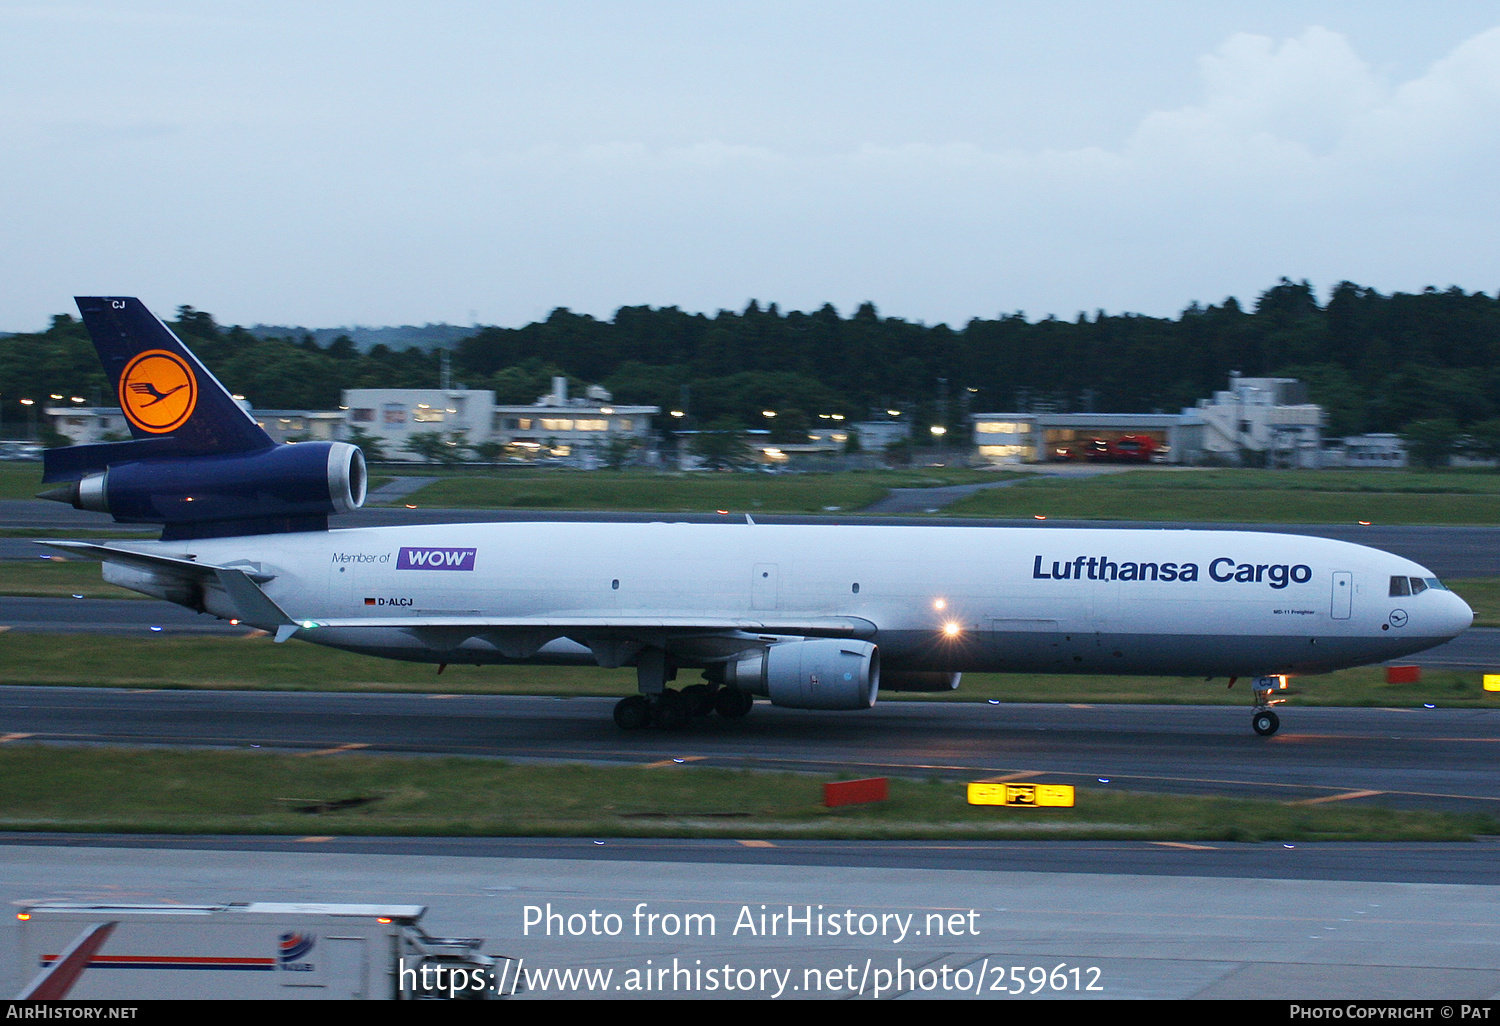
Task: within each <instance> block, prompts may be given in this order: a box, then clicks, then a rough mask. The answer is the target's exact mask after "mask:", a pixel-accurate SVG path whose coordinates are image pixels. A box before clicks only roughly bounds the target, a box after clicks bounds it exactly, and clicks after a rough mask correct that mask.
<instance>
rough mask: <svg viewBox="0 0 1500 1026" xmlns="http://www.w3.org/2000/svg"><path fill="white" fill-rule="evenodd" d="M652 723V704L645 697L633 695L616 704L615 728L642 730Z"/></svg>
mask: <svg viewBox="0 0 1500 1026" xmlns="http://www.w3.org/2000/svg"><path fill="white" fill-rule="evenodd" d="M650 722H651V703H650V702H648V701H646V699H645V697H644V696H643V695H631V696H630V697H629V698H622V699H620V700H619V701H618V702H616V703H615V726H617V727H619V728H620V729H621V730H640V729H641V728H643V727H645V726H646V724H648V723H650Z"/></svg>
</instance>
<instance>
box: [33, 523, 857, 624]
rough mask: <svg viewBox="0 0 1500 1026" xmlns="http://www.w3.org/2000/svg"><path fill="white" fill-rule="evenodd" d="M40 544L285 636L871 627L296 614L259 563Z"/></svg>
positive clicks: (691, 619) (638, 618)
mask: <svg viewBox="0 0 1500 1026" xmlns="http://www.w3.org/2000/svg"><path fill="white" fill-rule="evenodd" d="M44 544H46V545H48V546H50V547H52V548H56V549H62V550H63V551H65V552H72V553H76V554H78V555H82V556H89V557H92V558H95V559H100V560H103V561H105V562H109V563H119V564H121V565H124V566H129V567H133V568H135V569H139V570H147V571H150V572H152V573H157V574H164V575H167V576H170V577H178V578H181V579H184V580H189V581H193V582H195V583H198V584H210V583H213V584H218V585H220V586H221V587H222V588H223V589H224V590H225V591H226V592H227V593H228V594H229V597H230V600H231V601H232V602H233V603H234V608H235V610H236V612H237V613H238V618H239V619H240V620H242V621H243V622H245V623H247V624H253V625H254V626H256V627H260V628H262V629H264V630H274V631H275V632H276V640H277V641H285V640H286V639H287V638H289V637H291V636H292V635H293V634H295V633H297V631H299V630H315V629H317V628H322V627H338V628H344V629H350V628H353V629H360V630H374V629H378V628H384V629H387V630H390V629H394V630H406V631H413V632H423V633H430V634H433V635H438V636H442V637H444V638H446V639H448V640H449V641H451V642H453V643H454V644H458V643H461V642H462V641H463V640H464V639H465V638H469V637H480V636H487V635H488V636H494V635H503V634H527V635H539V634H546V635H551V636H553V637H572V636H577V635H586V636H591V637H608V636H614V637H628V636H630V635H637V634H662V633H669V634H674V635H684V634H723V633H731V634H774V635H779V636H785V635H790V636H794V637H818V638H856V639H861V638H871V637H874V636H875V634H876V630H877V628H876V626H875V624H873V623H871V622H870V621H869V620H866V619H863V618H862V617H858V616H804V617H796V618H792V619H788V618H783V617H777V616H765V617H760V616H701V615H699V616H659V615H629V614H620V615H608V616H569V615H567V614H561V615H555V616H421V615H416V616H350V617H312V618H307V619H296V618H293V617H292V616H290V615H289V614H288V613H287V612H286V611H285V610H283V609H282V608H281V607H280V606H279V605H277V604H276V602H275V601H274V600H273V599H272V598H271V597H270V596H269V595H267V594H266V593H265V592H264V591H262V590H261V588H260V585H261V584H264V583H265V582H267V581H270V580H274V579H275V577H274V575H272V574H264V573H261V572H259V567H258V566H251V567H240V566H215V565H213V564H210V563H199V562H196V561H194V560H190V559H178V558H176V557H174V556H158V555H153V554H150V553H144V552H132V551H130V550H128V549H116V548H111V547H110V546H107V545H96V544H93V543H91V542H71V541H56V542H45V543H44Z"/></svg>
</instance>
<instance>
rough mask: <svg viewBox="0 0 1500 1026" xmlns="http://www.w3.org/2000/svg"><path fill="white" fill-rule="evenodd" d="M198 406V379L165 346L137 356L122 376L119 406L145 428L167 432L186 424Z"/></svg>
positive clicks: (185, 362)
mask: <svg viewBox="0 0 1500 1026" xmlns="http://www.w3.org/2000/svg"><path fill="white" fill-rule="evenodd" d="M197 405H198V378H197V377H196V376H195V375H194V374H193V369H192V368H191V367H189V366H188V363H187V361H186V360H184V359H183V358H182V357H180V356H178V355H177V354H176V353H169V352H167V351H166V350H165V349H148V350H147V351H146V352H144V353H139V354H137V355H136V357H135V359H133V360H131V361H130V363H129V364H127V365H126V367H125V372H124V373H123V374H121V375H120V408H121V409H122V410H124V411H125V416H127V417H129V418H130V423H132V424H134V425H135V426H136V427H138V428H140V429H141V430H142V431H149V432H151V433H152V434H154V435H164V434H166V433H167V432H169V431H176V430H177V429H178V428H180V427H182V425H183V424H185V423H187V419H188V418H189V417H191V416H192V415H193V408H194V407H196V406H197Z"/></svg>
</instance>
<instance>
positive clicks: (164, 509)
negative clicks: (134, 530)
mask: <svg viewBox="0 0 1500 1026" xmlns="http://www.w3.org/2000/svg"><path fill="white" fill-rule="evenodd" d="M78 309H79V310H81V311H82V312H83V323H84V324H85V325H86V326H87V327H88V329H89V334H90V335H91V336H93V339H94V348H96V349H98V350H99V358H100V360H102V361H103V362H104V369H105V371H106V372H107V373H108V374H109V377H110V382H111V384H113V385H114V389H115V395H116V396H118V397H119V400H120V409H121V410H122V411H123V412H124V414H125V419H126V420H127V421H128V422H129V423H130V432H131V434H133V435H134V436H135V438H134V439H133V440H131V441H129V442H106V443H104V444H101V445H74V446H67V447H64V448H61V449H48V450H47V453H46V457H45V458H46V469H45V471H44V473H43V476H42V479H43V480H44V481H47V482H49V483H50V482H59V481H61V482H69V483H68V484H64V485H62V486H60V487H58V488H53V489H50V490H49V491H45V492H43V493H41V495H39V496H38V498H42V499H53V500H55V501H57V502H66V503H69V504H70V505H72V506H73V507H74V508H75V509H87V510H94V511H96V512H99V513H110V514H112V515H113V516H114V518H115V520H117V521H119V522H120V523H122V524H161V525H162V540H163V541H171V540H176V539H184V538H222V537H227V536H231V535H243V534H271V533H282V532H290V531H324V530H327V529H328V515H329V514H330V513H347V512H349V511H350V510H352V509H356V508H358V507H359V505H360V504H361V503H363V502H364V501H365V481H366V476H365V460H364V456H363V455H362V454H361V453H360V451H359V449H357V448H355V447H354V446H352V445H350V444H349V443H348V442H301V443H299V444H297V445H276V444H274V443H273V442H272V441H271V437H270V436H269V435H267V434H266V433H265V432H264V431H262V430H261V429H260V426H259V425H257V424H256V423H255V421H254V420H253V419H252V418H251V416H250V414H248V413H246V412H245V411H244V410H242V409H241V408H240V406H239V404H238V403H236V402H235V401H234V397H233V396H232V395H230V394H229V391H228V390H227V389H226V388H225V387H224V386H223V385H221V384H219V383H218V381H216V380H215V379H214V376H213V375H212V374H210V373H209V372H208V371H207V369H206V368H204V366H203V364H201V363H199V362H198V358H197V357H196V356H194V355H193V354H192V353H190V352H189V351H188V348H187V347H186V346H184V345H183V344H182V342H181V341H180V340H179V339H178V338H177V336H176V335H174V334H172V332H171V329H169V328H168V327H167V326H166V325H165V324H163V323H162V322H161V321H159V320H157V319H156V318H155V317H153V316H152V315H151V312H150V311H149V310H147V309H146V308H145V307H144V306H142V305H141V303H140V301H139V300H136V299H127V298H123V297H110V296H91V297H84V298H80V299H79V300H78Z"/></svg>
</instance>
